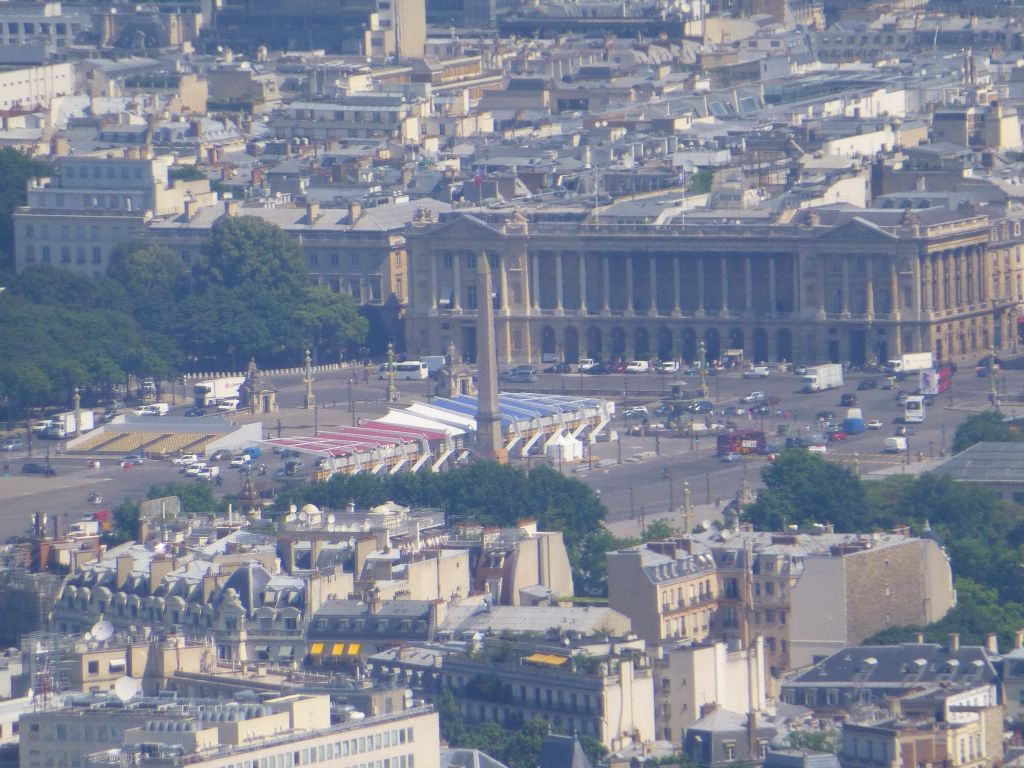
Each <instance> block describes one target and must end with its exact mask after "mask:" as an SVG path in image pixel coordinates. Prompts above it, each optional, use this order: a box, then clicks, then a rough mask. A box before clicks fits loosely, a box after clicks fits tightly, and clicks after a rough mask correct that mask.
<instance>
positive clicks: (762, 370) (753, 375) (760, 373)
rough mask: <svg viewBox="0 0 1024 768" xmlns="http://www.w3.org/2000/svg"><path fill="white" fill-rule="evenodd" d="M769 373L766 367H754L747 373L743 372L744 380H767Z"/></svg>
mask: <svg viewBox="0 0 1024 768" xmlns="http://www.w3.org/2000/svg"><path fill="white" fill-rule="evenodd" d="M770 374H771V371H770V370H769V369H768V366H766V365H755V366H754V367H753V368H751V369H750V370H749V371H744V372H743V378H744V379H767V378H768V376H769V375H770Z"/></svg>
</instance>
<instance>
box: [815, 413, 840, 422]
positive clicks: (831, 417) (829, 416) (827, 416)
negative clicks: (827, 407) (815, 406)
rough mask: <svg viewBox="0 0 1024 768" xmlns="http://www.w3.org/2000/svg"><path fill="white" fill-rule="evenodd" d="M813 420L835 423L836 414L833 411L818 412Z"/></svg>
mask: <svg viewBox="0 0 1024 768" xmlns="http://www.w3.org/2000/svg"><path fill="white" fill-rule="evenodd" d="M815 418H816V419H817V420H818V421H835V420H836V412H835V411H818V415H817V416H815Z"/></svg>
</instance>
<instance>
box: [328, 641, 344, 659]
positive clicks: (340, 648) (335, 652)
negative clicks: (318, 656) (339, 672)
mask: <svg viewBox="0 0 1024 768" xmlns="http://www.w3.org/2000/svg"><path fill="white" fill-rule="evenodd" d="M344 652H345V644H344V643H335V644H334V647H333V648H331V656H341V654H343V653H344Z"/></svg>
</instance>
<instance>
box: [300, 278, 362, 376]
mask: <svg viewBox="0 0 1024 768" xmlns="http://www.w3.org/2000/svg"><path fill="white" fill-rule="evenodd" d="M305 294H306V297H305V301H303V302H302V304H301V305H300V306H299V307H298V310H297V313H296V314H297V320H298V322H299V325H300V326H301V328H302V335H303V341H304V342H305V344H306V346H307V347H309V348H310V349H312V350H313V352H314V353H316V356H317V357H318V358H319V359H323V358H325V357H330V356H331V354H332V353H336V354H337V355H338V356H339V358H340V357H341V351H342V350H343V349H349V348H351V347H354V346H356V345H358V344H360V343H362V342H363V340H364V339H365V338H366V334H367V331H368V329H369V323H368V322H367V321H366V318H365V317H363V316H362V315H361V314H360V313H359V308H358V307H357V306H356V302H355V300H354V299H353V298H352V297H351V296H350V295H349V294H347V293H335V292H334V291H332V290H330V289H329V288H328V287H327V286H324V285H314V286H310V287H308V288H306V289H305Z"/></svg>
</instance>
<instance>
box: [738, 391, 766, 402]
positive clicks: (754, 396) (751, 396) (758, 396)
mask: <svg viewBox="0 0 1024 768" xmlns="http://www.w3.org/2000/svg"><path fill="white" fill-rule="evenodd" d="M765 397H766V395H765V393H764V392H749V393H747V394H745V395H744V396H743V397H741V398H740V402H741V403H760V402H762V401H763V400H764V399H765Z"/></svg>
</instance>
